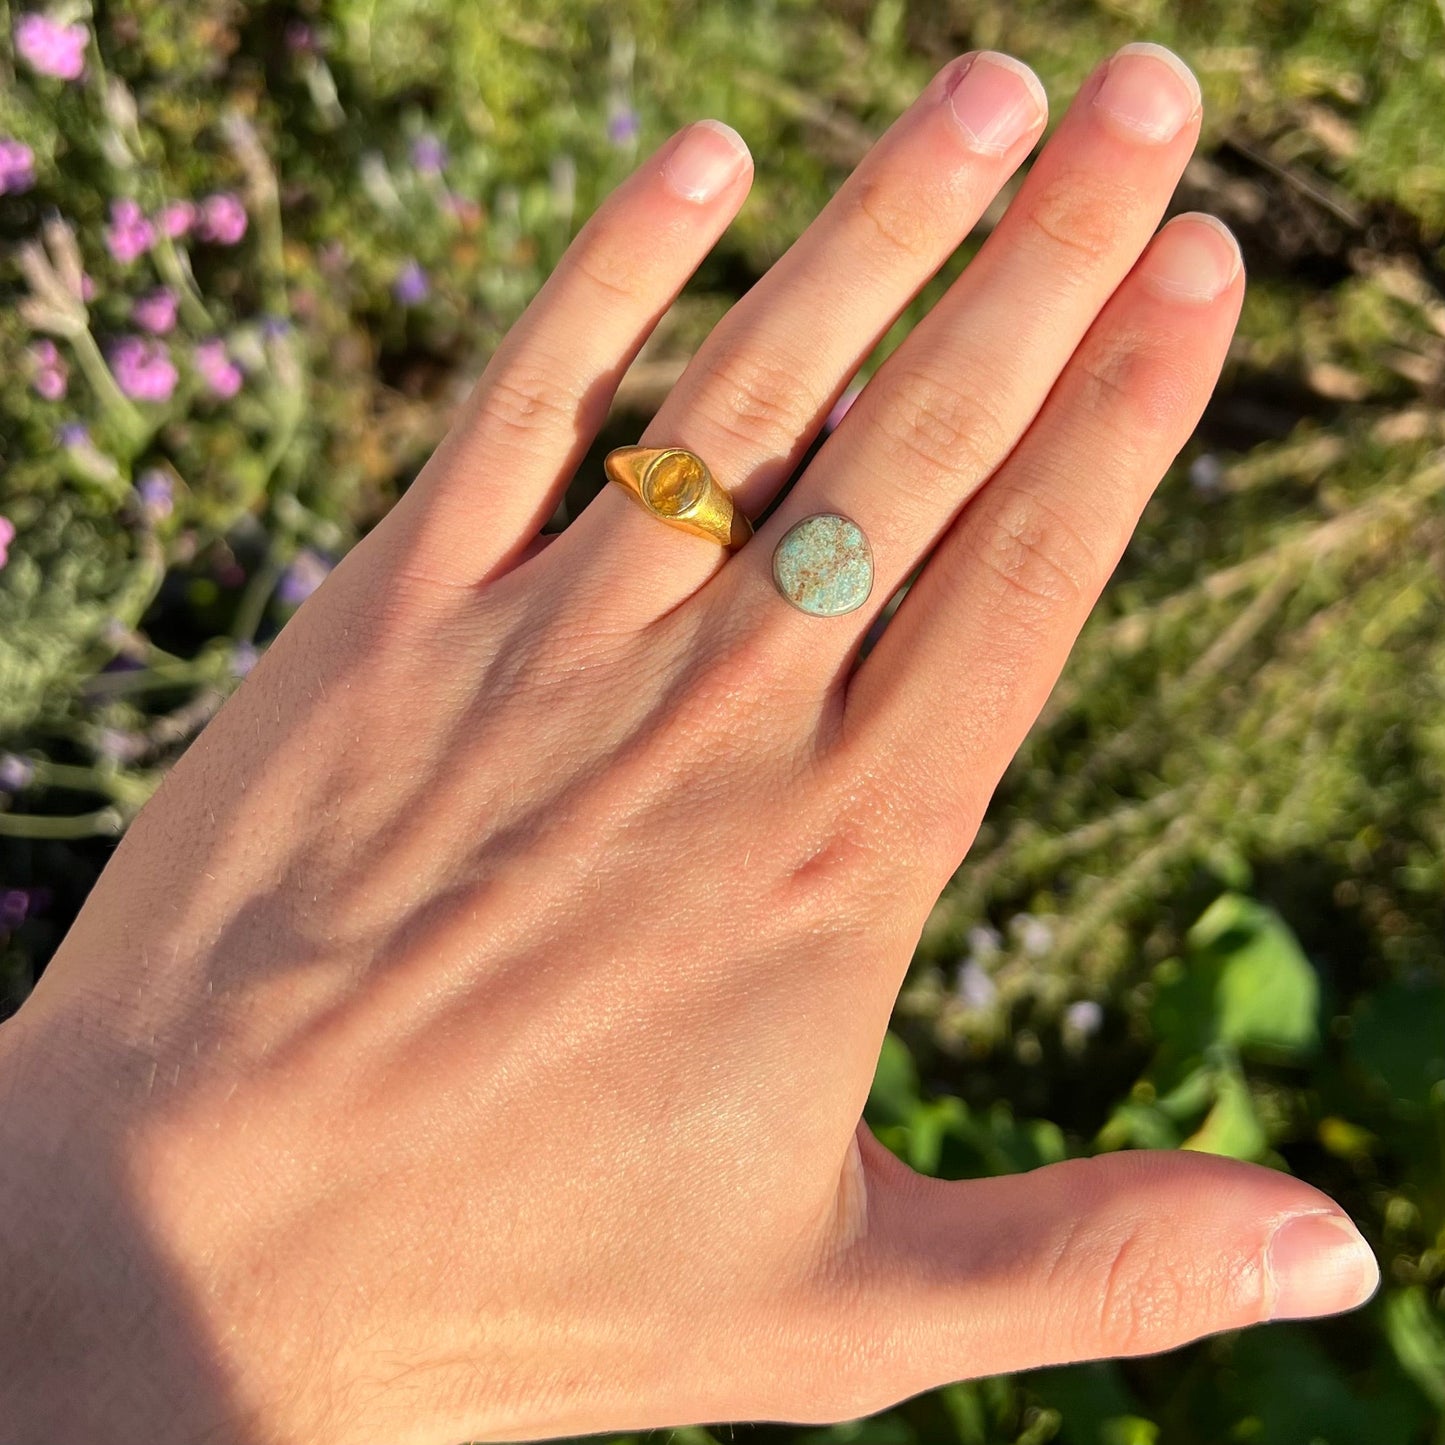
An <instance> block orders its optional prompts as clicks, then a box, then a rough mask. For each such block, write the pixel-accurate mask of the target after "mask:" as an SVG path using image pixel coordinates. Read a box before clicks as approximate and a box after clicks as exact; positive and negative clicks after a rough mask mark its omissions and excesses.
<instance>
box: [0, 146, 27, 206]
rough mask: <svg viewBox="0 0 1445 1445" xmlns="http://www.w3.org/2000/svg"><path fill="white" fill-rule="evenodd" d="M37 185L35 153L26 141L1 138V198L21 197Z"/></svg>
mask: <svg viewBox="0 0 1445 1445" xmlns="http://www.w3.org/2000/svg"><path fill="white" fill-rule="evenodd" d="M34 184H35V152H34V151H32V150H31V149H30V147H29V146H28V145H26V144H25V142H24V141H19V140H11V139H10V138H9V137H8V136H7V137H4V138H0V196H7V195H19V194H20V192H21V191H28V190H29V189H30V188H31V186H33V185H34Z"/></svg>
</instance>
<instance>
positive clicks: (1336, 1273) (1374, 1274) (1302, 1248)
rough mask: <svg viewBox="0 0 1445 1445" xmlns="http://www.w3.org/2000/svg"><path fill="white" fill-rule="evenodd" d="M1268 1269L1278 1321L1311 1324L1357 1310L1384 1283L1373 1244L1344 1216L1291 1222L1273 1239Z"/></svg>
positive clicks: (1271, 1315) (1272, 1313)
mask: <svg viewBox="0 0 1445 1445" xmlns="http://www.w3.org/2000/svg"><path fill="white" fill-rule="evenodd" d="M1264 1266H1265V1277H1266V1279H1267V1280H1268V1282H1269V1284H1268V1288H1269V1291H1270V1298H1269V1318H1270V1319H1272V1320H1306V1319H1313V1318H1314V1317H1315V1316H1316V1315H1332V1314H1335V1313H1337V1312H1338V1311H1340V1310H1349V1309H1354V1307H1355V1306H1356V1305H1362V1304H1364V1302H1365V1301H1366V1300H1367V1299H1369V1297H1370V1296H1371V1295H1372V1294H1374V1292H1375V1289H1376V1286H1378V1284H1379V1283H1380V1267H1379V1265H1378V1264H1376V1263H1375V1256H1374V1253H1373V1252H1372V1251H1371V1249H1370V1246H1369V1245H1368V1244H1366V1243H1365V1241H1364V1240H1363V1239H1362V1238H1361V1237H1360V1233H1359V1231H1358V1230H1357V1229H1356V1228H1355V1226H1354V1225H1353V1224H1351V1223H1350V1221H1349V1220H1348V1219H1346V1218H1345V1217H1344V1216H1343V1215H1340V1214H1296V1215H1294V1216H1293V1217H1292V1218H1290V1219H1286V1220H1285V1221H1284V1222H1283V1223H1282V1224H1280V1225H1279V1226H1277V1227H1276V1229H1275V1231H1274V1233H1273V1235H1271V1236H1270V1241H1269V1244H1268V1245H1267V1246H1266V1247H1265V1252H1264Z"/></svg>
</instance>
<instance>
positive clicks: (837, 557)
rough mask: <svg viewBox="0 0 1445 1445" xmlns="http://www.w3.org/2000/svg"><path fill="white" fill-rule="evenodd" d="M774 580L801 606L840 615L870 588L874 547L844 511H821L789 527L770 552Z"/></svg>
mask: <svg viewBox="0 0 1445 1445" xmlns="http://www.w3.org/2000/svg"><path fill="white" fill-rule="evenodd" d="M773 581H774V582H776V583H777V584H778V591H779V592H781V593H782V594H783V596H784V597H786V598H787V599H788V601H789V602H791V603H792V604H793V606H794V607H796V608H798V610H799V611H801V612H807V613H810V614H811V615H812V616H814V617H841V616H842V615H843V614H844V613H845V612H853V611H855V610H856V609H857V608H859V607H861V606H862V605H863V604H864V603H865V602H866V601H867V600H868V594H869V593H870V592H871V591H872V590H873V551H872V548H870V547H869V545H868V539H867V537H865V536H864V535H863V529H862V528H861V527H860V526H859V525H858V524H857V523H856V522H850V521H849V520H848V519H847V517H840V516H837V515H836V514H835V513H833V512H821V513H819V514H818V515H817V516H816V517H804V518H803V520H802V521H801V522H798V523H797V524H796V525H794V526H792V527H790V528H788V530H787V532H786V533H785V534H784V536H783V540H782V541H781V542H779V543H778V546H777V550H776V551H775V552H774V553H773Z"/></svg>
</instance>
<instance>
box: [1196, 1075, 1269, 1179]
mask: <svg viewBox="0 0 1445 1445" xmlns="http://www.w3.org/2000/svg"><path fill="white" fill-rule="evenodd" d="M1184 1148H1186V1149H1195V1150H1198V1151H1199V1152H1200V1153H1203V1154H1224V1155H1227V1156H1228V1157H1229V1158H1231V1159H1260V1158H1262V1157H1263V1156H1264V1154H1265V1153H1266V1151H1267V1150H1268V1148H1269V1139H1268V1137H1267V1136H1266V1134H1265V1132H1264V1126H1263V1125H1262V1124H1261V1123H1260V1122H1259V1115H1258V1114H1256V1113H1255V1110H1254V1100H1253V1099H1252V1098H1251V1097H1250V1094H1249V1085H1248V1084H1246V1083H1245V1081H1244V1076H1243V1075H1242V1074H1240V1073H1238V1072H1237V1071H1236V1070H1234V1069H1221V1070H1219V1072H1218V1073H1217V1075H1216V1077H1215V1095H1214V1106H1213V1108H1211V1109H1210V1111H1209V1113H1208V1115H1206V1117H1205V1120H1204V1123H1203V1124H1201V1125H1200V1126H1199V1128H1198V1129H1197V1130H1196V1131H1195V1132H1194V1134H1193V1135H1191V1136H1190V1137H1189V1138H1188V1139H1186V1140H1185V1141H1184Z"/></svg>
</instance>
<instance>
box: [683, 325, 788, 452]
mask: <svg viewBox="0 0 1445 1445" xmlns="http://www.w3.org/2000/svg"><path fill="white" fill-rule="evenodd" d="M807 374H808V369H807V368H806V367H804V366H802V365H797V364H792V362H791V358H788V357H785V356H783V355H781V354H777V353H775V354H773V355H753V354H749V353H748V352H747V351H746V350H743V349H738V350H735V351H731V352H728V353H725V354H724V355H723V356H722V357H720V358H719V359H718V360H717V361H716V362H715V363H714V364H713V366H712V367H711V368H710V369H709V371H708V373H707V379H706V381H705V382H704V389H703V395H702V396H700V397H699V398H698V406H699V409H700V410H701V411H702V412H703V413H704V414H705V415H706V416H707V418H708V421H709V423H710V424H711V425H713V426H716V427H717V428H718V429H719V430H721V431H723V432H725V433H726V434H727V435H728V436H729V437H734V438H737V439H739V440H741V441H743V442H745V443H746V445H747V446H748V447H749V449H751V450H755V449H756V448H757V446H758V443H759V439H760V437H762V436H771V437H774V438H777V437H786V438H787V439H788V440H789V442H790V443H791V441H792V440H793V438H795V437H796V436H797V435H798V434H799V432H801V431H802V430H803V428H804V427H805V426H806V425H807V423H808V422H809V421H810V419H811V418H810V416H809V415H808V412H809V410H810V408H809V407H808V406H807V405H806V404H805V399H804V397H803V394H802V390H801V388H800V385H799V378H800V377H804V376H806V375H807Z"/></svg>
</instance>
